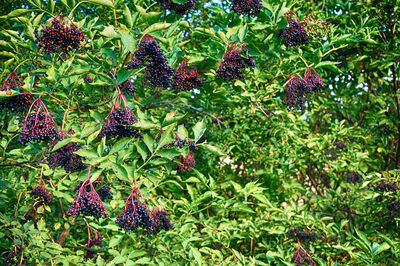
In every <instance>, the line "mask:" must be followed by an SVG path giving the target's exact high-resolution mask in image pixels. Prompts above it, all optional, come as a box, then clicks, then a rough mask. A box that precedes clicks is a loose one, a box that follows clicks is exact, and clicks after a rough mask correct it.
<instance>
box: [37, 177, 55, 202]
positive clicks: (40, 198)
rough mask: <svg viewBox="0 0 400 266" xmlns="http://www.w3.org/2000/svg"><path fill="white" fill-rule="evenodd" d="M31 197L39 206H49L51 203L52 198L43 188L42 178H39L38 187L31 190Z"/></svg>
mask: <svg viewBox="0 0 400 266" xmlns="http://www.w3.org/2000/svg"><path fill="white" fill-rule="evenodd" d="M32 196H33V197H34V198H35V200H36V202H38V203H39V205H42V204H47V205H49V204H50V203H51V202H52V201H53V197H52V196H51V195H50V192H49V191H48V190H47V188H46V187H45V184H44V181H43V179H42V177H40V179H39V182H38V185H37V186H36V187H35V188H34V189H33V190H32Z"/></svg>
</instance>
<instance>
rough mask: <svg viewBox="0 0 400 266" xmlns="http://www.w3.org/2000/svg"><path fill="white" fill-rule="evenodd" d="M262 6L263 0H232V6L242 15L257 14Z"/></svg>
mask: <svg viewBox="0 0 400 266" xmlns="http://www.w3.org/2000/svg"><path fill="white" fill-rule="evenodd" d="M261 7H262V1H261V0H232V3H231V8H232V9H233V11H234V12H235V13H238V14H241V15H248V16H252V15H257V14H258V13H259V12H260V10H261Z"/></svg>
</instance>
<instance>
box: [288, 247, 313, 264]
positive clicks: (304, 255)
mask: <svg viewBox="0 0 400 266" xmlns="http://www.w3.org/2000/svg"><path fill="white" fill-rule="evenodd" d="M292 263H294V264H296V265H297V266H300V265H304V264H305V263H309V264H310V265H312V266H316V265H317V264H316V263H315V261H314V260H313V259H312V258H311V256H310V254H308V252H307V251H306V250H305V249H304V248H303V247H302V246H301V244H300V242H299V246H298V247H297V249H296V251H295V253H294V255H293V258H292Z"/></svg>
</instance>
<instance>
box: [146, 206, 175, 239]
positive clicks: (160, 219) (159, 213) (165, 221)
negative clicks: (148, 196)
mask: <svg viewBox="0 0 400 266" xmlns="http://www.w3.org/2000/svg"><path fill="white" fill-rule="evenodd" d="M151 213H152V216H153V221H154V226H153V232H152V233H153V234H157V233H158V232H160V231H161V230H166V231H168V230H171V229H173V228H174V226H173V225H172V223H171V220H170V219H169V216H168V213H167V210H165V209H163V210H159V209H157V208H155V209H154V210H153V211H152V212H151Z"/></svg>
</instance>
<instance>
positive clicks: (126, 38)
mask: <svg viewBox="0 0 400 266" xmlns="http://www.w3.org/2000/svg"><path fill="white" fill-rule="evenodd" d="M121 41H122V44H123V45H124V46H125V48H126V49H127V50H128V51H129V52H131V53H134V52H135V48H136V40H135V39H134V38H133V36H132V35H130V34H122V35H121Z"/></svg>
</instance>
